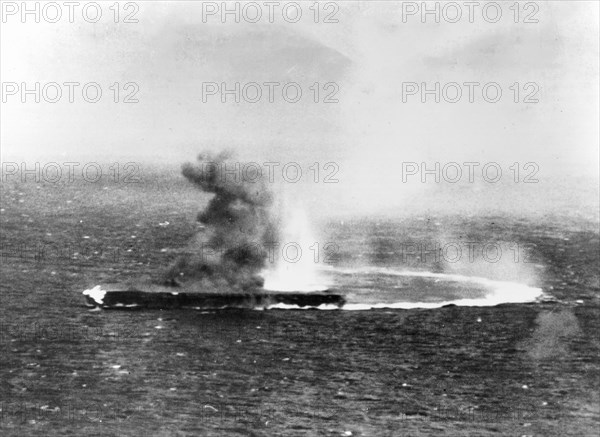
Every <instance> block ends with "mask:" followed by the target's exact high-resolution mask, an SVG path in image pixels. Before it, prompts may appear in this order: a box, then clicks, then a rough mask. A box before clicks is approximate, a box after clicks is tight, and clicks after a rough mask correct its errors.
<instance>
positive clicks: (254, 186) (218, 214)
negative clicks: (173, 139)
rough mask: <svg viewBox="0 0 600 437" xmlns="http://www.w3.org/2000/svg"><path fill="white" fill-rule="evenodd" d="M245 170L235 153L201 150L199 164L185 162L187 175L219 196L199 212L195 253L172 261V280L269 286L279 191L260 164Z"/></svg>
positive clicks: (226, 287) (209, 286)
mask: <svg viewBox="0 0 600 437" xmlns="http://www.w3.org/2000/svg"><path fill="white" fill-rule="evenodd" d="M248 168H250V167H248ZM242 169H244V171H242ZM245 170H247V167H246V166H244V165H243V164H242V163H239V162H236V161H234V160H233V159H232V156H231V154H229V153H220V154H217V155H212V154H210V153H205V154H201V155H199V156H198V160H197V162H196V163H193V164H192V163H187V164H184V165H183V167H182V173H183V175H184V176H185V177H186V178H187V179H188V180H189V181H190V182H192V183H193V184H194V185H196V186H197V187H198V188H200V189H201V190H202V191H204V192H205V193H209V194H213V197H212V198H211V199H210V201H209V202H208V204H207V206H206V207H205V208H204V210H202V211H201V212H200V213H199V214H198V222H199V223H200V224H201V225H203V226H202V229H201V231H200V232H199V233H198V234H197V235H196V237H195V239H194V241H193V243H192V247H191V254H188V255H186V256H182V257H180V258H179V259H178V260H177V261H176V262H175V263H174V264H173V265H172V266H171V268H170V269H169V271H168V272H167V275H166V276H167V277H166V282H167V283H169V284H171V285H177V284H179V283H180V282H187V281H193V282H195V283H196V282H198V281H199V282H200V284H198V285H199V286H200V287H201V288H202V289H203V290H206V291H210V290H218V291H236V290H251V289H257V288H260V287H261V286H262V285H263V283H264V280H263V279H262V277H261V276H260V275H259V274H260V272H261V270H262V269H263V268H264V267H265V265H266V261H267V256H268V251H269V248H270V247H273V244H274V242H276V241H277V223H276V220H275V219H274V216H273V214H272V211H271V207H272V204H273V195H272V193H271V191H270V190H269V187H268V185H267V182H266V180H265V178H264V177H263V176H262V173H261V172H260V169H259V168H258V166H254V167H252V168H250V170H249V171H245ZM257 170H258V171H257Z"/></svg>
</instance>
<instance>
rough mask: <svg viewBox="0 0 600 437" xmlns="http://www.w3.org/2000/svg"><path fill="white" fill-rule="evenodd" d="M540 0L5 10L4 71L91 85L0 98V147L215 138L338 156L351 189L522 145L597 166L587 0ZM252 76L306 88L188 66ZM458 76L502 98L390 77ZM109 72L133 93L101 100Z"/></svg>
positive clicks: (165, 143) (143, 144)
mask: <svg viewBox="0 0 600 437" xmlns="http://www.w3.org/2000/svg"><path fill="white" fill-rule="evenodd" d="M538 4H539V6H540V10H539V13H538V14H537V15H536V17H537V18H538V19H539V23H537V24H525V23H518V24H515V23H513V22H512V17H510V16H507V15H506V14H507V13H508V12H509V10H508V6H507V5H508V4H507V3H505V4H504V6H505V7H504V10H503V12H504V14H505V16H504V17H503V19H502V20H501V21H500V22H498V23H488V22H486V21H485V20H483V19H481V15H475V18H476V19H475V20H474V21H475V22H474V23H469V22H467V21H466V20H464V19H463V20H462V21H461V22H460V23H456V24H452V23H447V22H441V23H439V24H436V23H431V19H429V21H430V22H429V23H427V24H423V23H421V21H420V17H419V16H415V17H407V22H406V23H403V22H402V21H403V20H402V6H401V4H400V2H364V3H363V2H340V3H339V5H340V6H341V9H340V11H339V12H338V13H337V15H336V18H338V19H339V23H314V22H313V21H312V19H309V18H307V19H302V20H300V21H299V22H298V23H287V22H285V21H284V20H281V19H277V20H275V23H273V24H271V23H266V22H262V23H256V24H250V23H231V22H229V23H226V24H222V23H220V22H219V21H218V19H210V20H208V21H209V22H208V23H203V22H202V9H201V4H200V3H197V2H196V3H193V2H176V3H170V4H165V3H156V2H153V3H150V2H140V3H139V7H140V8H139V12H138V13H137V14H136V16H135V17H136V18H137V19H138V20H139V23H137V24H125V23H118V24H115V23H113V22H112V21H111V19H112V18H107V19H102V20H100V21H99V22H98V23H96V24H91V23H87V22H86V21H84V20H83V19H81V16H80V15H79V16H78V15H76V16H75V23H72V24H71V23H69V22H68V21H66V20H61V21H60V22H59V23H54V24H50V23H43V22H42V23H39V24H37V23H32V22H29V23H27V24H23V23H20V22H19V20H18V19H14V17H7V22H6V23H2V24H1V26H2V30H1V38H2V43H1V53H2V65H1V77H2V82H17V83H20V82H27V83H28V84H33V83H34V82H40V83H41V84H42V85H43V84H44V83H47V82H58V83H63V82H69V81H71V82H80V83H82V84H83V83H87V82H97V83H99V84H100V85H101V87H102V89H103V92H104V93H105V94H103V98H102V99H101V101H100V102H98V103H96V104H90V103H87V102H85V101H83V99H82V98H81V96H80V94H77V91H76V101H75V102H74V103H68V101H67V99H66V96H63V98H62V100H61V101H60V102H58V103H55V104H52V103H45V102H43V103H39V104H36V103H33V102H31V100H30V103H25V104H23V103H21V102H20V98H19V96H18V95H17V96H8V97H7V100H8V101H7V103H3V104H2V119H1V125H2V129H1V138H0V139H1V145H2V157H3V159H4V160H6V159H12V158H19V157H23V158H24V159H25V158H27V159H36V158H38V159H50V158H56V159H65V160H67V159H99V160H105V161H119V160H123V159H133V160H139V161H142V162H147V161H155V162H163V163H165V162H166V163H169V162H172V163H173V164H178V163H180V162H182V161H186V160H190V159H193V157H194V156H195V154H196V153H197V152H198V151H200V150H202V149H205V148H211V149H214V150H218V149H221V148H223V147H228V148H230V149H234V150H236V151H237V152H238V154H239V156H240V158H241V159H249V160H253V161H258V162H261V161H268V160H275V161H277V160H279V161H283V162H285V161H290V160H297V161H299V162H306V163H310V162H313V161H319V162H327V161H335V162H337V163H339V165H340V175H342V176H344V177H345V179H344V184H343V188H342V187H336V189H337V190H341V191H348V190H351V191H353V192H355V193H357V196H362V195H364V196H365V197H369V196H368V192H369V191H370V190H371V189H372V187H373V185H372V184H375V185H376V186H377V187H380V188H381V187H383V188H381V189H383V190H385V189H387V188H385V187H391V186H395V184H398V183H399V182H401V181H400V179H399V178H400V172H399V166H400V163H401V162H403V161H417V162H420V161H427V162H430V163H433V162H435V161H439V162H442V163H444V162H448V161H456V162H464V161H479V162H482V163H485V162H489V161H497V162H500V163H501V164H502V166H503V168H507V167H508V166H509V165H510V164H511V163H512V162H520V163H525V162H529V161H533V162H536V163H537V164H538V165H539V167H540V174H541V175H545V176H560V177H567V178H570V177H575V176H580V175H585V176H592V177H594V178H597V173H598V143H599V136H598V135H599V134H598V119H599V116H600V114H599V110H598V93H599V90H598V82H599V81H598V79H599V77H598V61H599V55H598V53H599V47H598V33H599V30H598V3H597V2H584V1H578V2H550V3H546V2H538ZM303 5H304V8H303V10H304V13H307V12H309V10H308V5H309V3H303ZM105 6H106V4H105ZM106 7H107V6H106ZM104 12H105V13H107V12H109V11H108V10H107V9H106V8H105V10H104ZM265 81H274V82H280V83H286V82H298V83H300V84H301V86H302V88H303V91H304V92H305V93H306V98H303V99H302V100H301V102H299V103H296V104H291V103H288V102H285V101H284V100H283V99H282V98H281V95H280V94H279V95H277V94H276V99H275V102H274V103H269V102H267V101H266V98H265V97H264V96H263V99H262V100H261V101H260V102H259V103H255V104H252V103H247V102H244V101H242V102H241V103H239V104H235V103H233V102H228V103H226V104H223V103H221V102H220V100H219V97H218V96H212V97H209V98H208V102H206V103H203V102H202V83H203V82H227V83H228V84H233V83H234V82H241V83H242V84H243V83H247V82H258V83H262V82H265ZM470 81H473V82H480V83H482V84H484V83H487V82H497V83H498V84H500V85H501V87H502V90H503V98H502V99H501V101H500V102H498V103H495V104H491V103H487V102H485V101H484V100H483V98H482V97H481V94H480V93H477V91H476V94H475V96H476V99H475V102H474V103H469V102H467V100H466V97H465V96H463V99H462V100H461V102H459V103H456V104H451V103H446V102H443V101H442V102H441V103H439V104H436V103H434V102H432V101H431V99H430V102H429V103H425V104H424V103H421V102H420V101H419V96H412V97H410V98H409V99H408V101H407V102H406V103H403V102H402V82H418V83H420V82H428V83H434V82H441V83H442V84H444V83H447V82H458V83H461V84H462V83H463V82H470ZM114 82H119V83H121V84H124V83H126V82H135V83H137V84H138V85H139V91H138V92H137V94H136V97H137V98H138V99H139V103H135V104H125V103H118V104H116V103H114V102H112V91H111V90H109V86H110V85H111V84H113V83H114ZM314 82H319V83H320V84H324V83H327V82H335V83H336V84H337V85H338V86H339V92H338V93H337V94H336V97H337V98H338V99H339V103H330V104H324V103H318V104H317V103H314V102H312V101H310V98H309V94H308V93H309V92H310V91H309V89H308V87H309V86H310V85H311V84H312V83H314ZM514 82H519V83H521V84H524V83H526V82H535V83H537V84H538V85H539V87H540V90H539V92H538V93H537V94H536V97H538V98H539V103H537V104H526V103H522V102H521V103H518V104H517V103H514V102H513V101H512V91H510V90H509V87H510V86H511V85H512V84H513V83H514ZM63 89H64V90H66V88H63ZM464 89H465V90H466V88H464ZM322 92H323V91H322ZM121 93H122V94H121V95H120V98H121V99H122V98H123V97H124V95H125V94H127V93H126V92H125V91H123V90H122V91H121ZM323 93H324V92H323ZM525 94H526V92H524V91H523V90H522V94H521V96H520V98H521V99H523V97H524V95H525ZM322 97H323V96H322V95H321V98H322ZM30 99H31V97H30ZM365 181H372V184H370V183H365ZM340 185H342V184H340ZM321 188H322V187H321ZM390 189H392V188H390ZM403 189H405V190H406V191H410V189H409V188H408V187H407V186H404V187H403ZM332 190H333V188H332ZM334 191H335V190H334ZM363 191H364V193H362V192H363ZM361 193H362V194H361Z"/></svg>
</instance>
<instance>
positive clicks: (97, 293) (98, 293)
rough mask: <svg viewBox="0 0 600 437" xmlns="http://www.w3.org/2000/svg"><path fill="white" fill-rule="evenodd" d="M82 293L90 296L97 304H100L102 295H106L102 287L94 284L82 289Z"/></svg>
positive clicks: (102, 299) (102, 300)
mask: <svg viewBox="0 0 600 437" xmlns="http://www.w3.org/2000/svg"><path fill="white" fill-rule="evenodd" d="M83 295H84V296H89V297H91V298H92V299H94V302H96V303H97V304H98V305H102V303H103V302H104V296H105V295H106V290H103V289H102V287H100V286H99V285H96V286H95V287H94V288H90V289H89V290H84V291H83Z"/></svg>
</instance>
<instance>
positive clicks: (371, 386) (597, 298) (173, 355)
mask: <svg viewBox="0 0 600 437" xmlns="http://www.w3.org/2000/svg"><path fill="white" fill-rule="evenodd" d="M0 190H1V191H0V194H1V199H2V201H1V209H0V225H1V234H0V244H1V247H0V250H1V255H2V258H1V265H0V273H1V276H2V279H1V282H0V351H1V354H0V355H1V358H0V408H1V411H0V435H6V436H23V435H39V436H59V435H74V436H80V435H90V436H112V435H118V436H138V435H148V436H186V435H207V436H223V435H233V436H236V435H239V436H272V435H286V436H287V435H289V436H313V435H325V436H350V435H352V436H420V435H435V436H525V435H527V436H592V435H597V434H598V429H599V427H600V411H599V408H600V398H599V393H600V373H599V371H600V360H599V359H598V358H599V352H600V340H599V339H600V283H599V277H598V266H599V264H600V263H599V261H600V259H599V253H598V247H599V233H598V223H597V220H595V219H593V220H590V219H589V217H587V216H586V217H584V216H582V217H579V216H577V215H574V214H555V215H544V216H540V217H537V218H531V217H522V216H519V215H518V214H515V213H511V214H510V215H500V214H490V215H486V214H482V213H478V214H476V215H469V214H464V213H461V214H450V213H443V214H441V213H438V214H436V213H433V212H419V213H414V214H403V215H402V216H400V215H399V216H398V217H393V216H392V217H390V216H389V215H388V216H386V217H383V216H382V217H347V218H336V219H335V220H333V219H332V220H325V219H321V221H320V222H319V224H318V226H316V228H318V230H319V232H318V236H317V237H316V239H317V241H316V242H318V243H319V252H318V253H317V251H316V247H313V249H310V248H304V251H303V253H304V254H305V255H306V254H309V256H311V257H315V256H316V258H315V260H316V261H314V264H315V266H314V267H315V271H316V272H317V275H318V278H319V280H320V281H321V282H322V283H323V284H324V285H325V286H326V287H327V288H329V289H331V290H332V291H335V292H339V293H342V294H343V295H344V296H345V297H346V299H347V304H346V305H345V306H344V308H342V309H341V310H339V309H336V310H330V309H328V308H323V309H322V310H296V309H293V308H273V309H269V310H256V309H248V310H222V311H210V312H206V311H204V312H201V311H191V310H186V311H90V310H89V309H88V308H86V307H85V306H84V299H83V297H82V295H81V292H82V291H83V290H84V289H86V288H90V287H92V286H94V285H96V284H99V283H105V282H114V281H129V280H138V279H142V278H144V279H152V278H156V277H157V276H158V275H159V273H160V272H161V271H163V270H164V269H165V268H166V267H167V266H168V265H169V264H170V263H172V262H173V261H174V260H175V259H176V258H177V257H178V256H181V255H182V254H185V253H186V252H187V251H189V250H191V249H190V246H189V245H188V242H189V241H190V239H191V238H192V237H193V236H194V235H195V233H196V232H198V225H197V224H196V222H195V218H196V214H197V212H198V210H199V209H200V208H202V206H203V205H204V204H205V202H206V199H207V198H206V196H203V195H202V194H199V193H197V192H196V191H195V190H194V189H193V188H191V187H189V186H188V185H187V184H186V183H185V181H184V180H183V178H181V177H180V176H178V175H176V174H171V173H161V172H158V171H157V173H156V174H153V175H152V177H150V178H148V179H145V182H142V183H139V184H114V183H112V184H111V182H110V181H108V182H106V183H93V184H92V183H86V182H85V181H74V182H66V181H65V182H64V183H61V184H49V183H36V182H35V181H27V182H17V181H10V182H3V183H2V185H1V188H0ZM458 248H460V250H458ZM279 262H281V260H279ZM142 430H143V431H142Z"/></svg>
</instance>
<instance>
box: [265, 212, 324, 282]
mask: <svg viewBox="0 0 600 437" xmlns="http://www.w3.org/2000/svg"><path fill="white" fill-rule="evenodd" d="M288 205H289V202H284V203H283V214H282V221H281V223H282V229H281V234H280V238H281V240H280V242H279V246H278V247H277V249H276V251H275V254H276V256H275V259H274V268H273V269H268V270H267V271H265V272H263V277H264V279H265V284H264V288H265V289H266V290H277V291H321V290H326V289H327V288H328V286H327V285H325V282H324V280H323V279H322V278H321V275H320V274H319V269H318V262H319V261H320V260H321V258H322V256H323V254H322V251H323V248H322V247H321V246H322V245H321V242H319V241H318V240H317V239H316V238H315V237H314V234H313V232H312V230H311V227H310V224H309V219H308V216H307V214H306V211H305V210H304V209H303V208H302V207H301V206H296V207H291V208H290V207H288ZM293 261H295V262H293Z"/></svg>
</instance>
